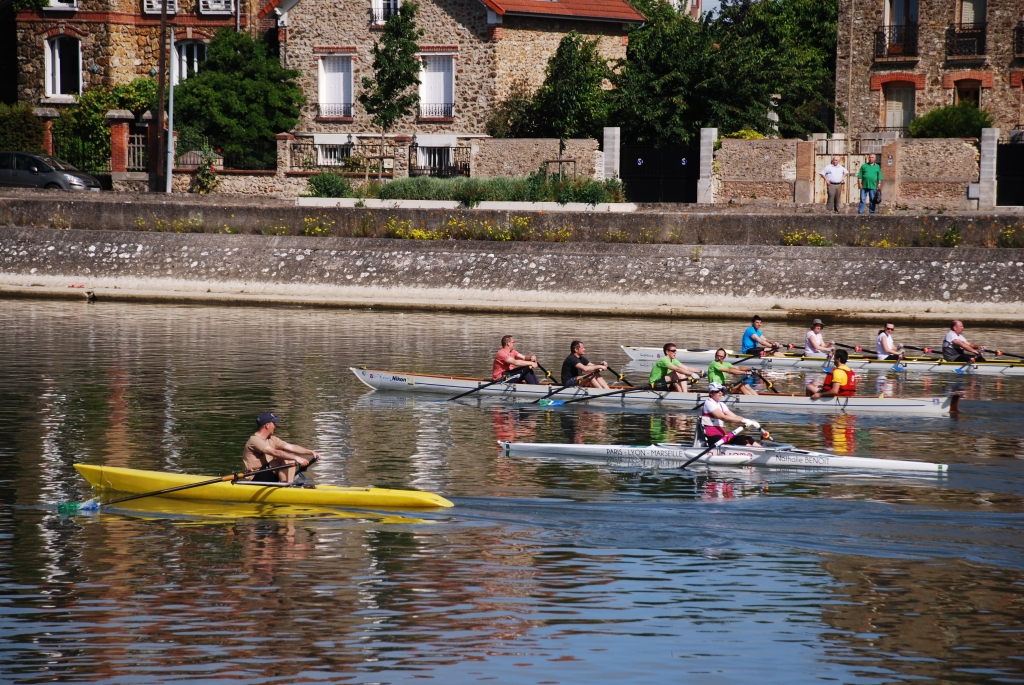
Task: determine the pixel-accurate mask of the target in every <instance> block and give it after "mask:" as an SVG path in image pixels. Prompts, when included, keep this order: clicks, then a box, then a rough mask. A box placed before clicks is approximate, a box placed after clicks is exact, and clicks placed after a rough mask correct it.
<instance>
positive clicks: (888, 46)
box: [875, 24, 917, 59]
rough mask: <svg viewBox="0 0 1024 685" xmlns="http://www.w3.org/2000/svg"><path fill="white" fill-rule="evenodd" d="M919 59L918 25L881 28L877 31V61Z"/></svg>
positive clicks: (896, 25) (897, 25) (895, 25)
mask: <svg viewBox="0 0 1024 685" xmlns="http://www.w3.org/2000/svg"><path fill="white" fill-rule="evenodd" d="M890 57H917V24H894V25H892V26H879V27H878V29H877V30H876V31H875V59H885V58H890Z"/></svg>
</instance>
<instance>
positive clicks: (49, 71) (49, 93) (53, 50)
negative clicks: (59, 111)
mask: <svg viewBox="0 0 1024 685" xmlns="http://www.w3.org/2000/svg"><path fill="white" fill-rule="evenodd" d="M62 40H73V41H74V42H75V45H77V46H78V51H77V52H78V84H77V85H76V86H75V90H74V93H62V92H60V91H61V90H62V88H60V84H58V83H57V81H58V79H59V78H60V67H61V64H60V50H59V49H58V47H57V46H58V44H59V43H60V42H61V41H62ZM43 50H44V52H43V68H44V69H45V71H46V73H45V74H44V76H43V82H44V92H45V94H46V97H48V98H54V99H68V100H73V99H74V95H81V94H82V41H80V40H78V39H77V38H75V37H74V36H68V35H66V34H60V35H57V36H54V37H52V38H47V39H46V43H45V44H44V48H43ZM55 86H56V87H55Z"/></svg>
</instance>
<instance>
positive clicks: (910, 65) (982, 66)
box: [836, 0, 1024, 137]
mask: <svg viewBox="0 0 1024 685" xmlns="http://www.w3.org/2000/svg"><path fill="white" fill-rule="evenodd" d="M889 1H890V2H891V0H889ZM904 4H905V6H907V7H909V8H910V9H909V10H908V12H907V13H906V14H905V15H904V17H905V18H906V17H909V18H910V19H912V20H913V21H911V22H909V23H908V22H906V21H905V19H903V20H901V19H895V20H893V19H890V18H889V17H888V15H889V11H888V10H887V0H873V1H872V2H868V3H855V2H854V1H853V0H840V3H839V30H838V34H839V35H838V38H839V42H838V49H837V58H836V104H837V106H838V107H839V109H840V110H841V111H842V112H843V113H844V114H845V116H846V118H847V120H848V124H847V125H846V126H843V125H841V124H839V123H837V127H836V130H837V131H845V132H848V133H849V134H851V136H852V137H855V136H857V135H858V134H861V133H865V132H873V131H876V130H877V129H880V128H885V127H891V128H899V126H893V124H894V123H895V122H894V121H892V120H890V121H887V120H886V91H887V90H889V89H892V88H897V87H906V88H910V89H913V93H914V97H913V101H912V102H910V101H909V100H908V101H907V106H908V109H909V108H910V107H912V112H913V116H914V117H919V116H921V115H923V114H925V113H927V112H929V111H931V110H933V109H935V108H937V107H942V106H945V105H951V104H954V103H955V101H956V100H957V99H958V97H969V96H970V90H971V89H974V88H977V89H978V92H979V93H980V104H981V107H983V108H984V109H987V110H988V111H989V112H991V113H992V115H993V117H994V119H995V126H996V127H998V128H1001V129H1003V130H1007V129H1013V128H1014V127H1015V126H1018V125H1020V124H1021V123H1024V112H1022V106H1024V102H1022V93H1021V78H1022V76H1024V54H1017V55H1015V54H1014V38H1015V35H1018V34H1019V32H1024V28H1021V27H1020V26H1019V24H1018V22H1020V21H1021V20H1022V19H1024V5H1022V4H1021V2H1020V0H988V2H987V11H986V13H985V16H983V17H975V18H974V21H975V22H977V23H974V24H973V26H972V27H966V28H965V26H964V25H963V17H964V14H963V12H964V2H963V0H955V1H954V2H950V1H949V0H907V2H906V3H904ZM969 6H970V7H974V6H978V7H979V9H980V8H981V7H983V6H984V5H982V4H980V3H977V4H969ZM890 7H891V6H890ZM982 22H984V23H983V24H982ZM979 25H980V27H979ZM894 27H895V28H894ZM1018 38H1020V36H1019V35H1018ZM956 53H959V54H956ZM966 53H980V54H966ZM958 88H959V91H958ZM890 119H895V117H894V116H890ZM900 123H903V122H900Z"/></svg>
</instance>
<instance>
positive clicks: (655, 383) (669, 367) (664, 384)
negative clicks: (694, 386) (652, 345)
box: [651, 343, 704, 392]
mask: <svg viewBox="0 0 1024 685" xmlns="http://www.w3.org/2000/svg"><path fill="white" fill-rule="evenodd" d="M662 350H664V352H665V356H664V357H662V358H661V359H659V360H658V361H656V362H654V368H653V369H651V387H652V388H654V389H655V390H672V391H675V392H686V391H687V388H688V385H687V382H688V381H689V380H692V381H694V382H696V381H697V380H698V379H699V378H700V377H701V376H703V375H704V372H702V371H700V370H699V369H691V368H690V367H689V366H687V365H686V364H683V363H682V362H680V361H676V346H675V343H665V346H664V347H663V348H662Z"/></svg>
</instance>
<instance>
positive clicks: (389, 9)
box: [370, 0, 398, 25]
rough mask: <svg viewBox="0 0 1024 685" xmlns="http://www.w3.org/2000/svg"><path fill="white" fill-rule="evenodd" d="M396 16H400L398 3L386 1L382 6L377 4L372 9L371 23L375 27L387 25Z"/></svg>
mask: <svg viewBox="0 0 1024 685" xmlns="http://www.w3.org/2000/svg"><path fill="white" fill-rule="evenodd" d="M396 14H398V3H397V2H391V1H390V0H384V2H383V3H382V4H381V5H376V4H375V6H373V7H371V8H370V23H371V24H374V25H380V24H384V23H387V20H388V18H389V17H392V16H394V15H396Z"/></svg>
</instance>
